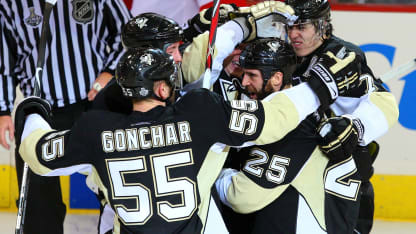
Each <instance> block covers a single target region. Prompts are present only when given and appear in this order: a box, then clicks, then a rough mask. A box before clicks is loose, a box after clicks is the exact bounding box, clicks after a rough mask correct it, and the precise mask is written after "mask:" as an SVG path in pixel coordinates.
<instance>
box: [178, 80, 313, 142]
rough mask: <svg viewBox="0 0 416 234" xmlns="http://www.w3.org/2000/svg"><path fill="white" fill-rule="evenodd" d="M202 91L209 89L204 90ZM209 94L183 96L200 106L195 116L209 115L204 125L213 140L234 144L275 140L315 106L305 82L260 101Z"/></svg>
mask: <svg viewBox="0 0 416 234" xmlns="http://www.w3.org/2000/svg"><path fill="white" fill-rule="evenodd" d="M201 90H204V89H201ZM202 92H207V93H209V91H207V90H205V91H202ZM202 92H201V91H198V92H193V93H202ZM209 95H210V97H211V98H209V99H206V96H205V95H201V96H200V97H196V98H195V97H194V96H191V98H189V96H188V98H186V99H187V100H190V102H192V103H193V105H194V106H195V107H196V108H200V106H203V107H204V111H201V112H200V113H199V115H200V117H198V118H201V119H207V116H210V119H209V121H208V122H207V123H206V125H205V126H204V127H206V128H209V129H213V130H212V131H213V134H214V135H215V136H211V138H215V139H213V140H215V141H216V142H219V143H223V144H226V145H230V146H237V147H247V146H250V145H254V144H256V145H264V144H269V143H272V142H275V141H278V140H280V139H282V138H283V137H284V136H285V135H286V134H287V133H289V132H290V131H292V130H293V129H295V128H296V126H297V125H298V124H299V123H300V122H301V121H302V120H303V119H305V118H306V116H307V115H309V114H311V113H312V112H314V111H315V110H316V109H317V108H318V107H319V100H318V98H317V97H316V96H315V94H314V93H313V91H312V90H311V88H310V87H309V85H307V84H301V85H298V86H296V87H293V88H290V89H286V90H284V91H281V92H275V93H273V94H271V95H269V96H268V97H266V98H265V99H264V100H263V101H261V102H259V101H257V100H233V101H231V102H227V101H224V100H223V98H222V97H221V96H219V95H215V94H213V93H209ZM185 96H186V95H185ZM198 100H200V101H198ZM207 100H210V101H207ZM214 131H215V133H214ZM215 141H214V142H215Z"/></svg>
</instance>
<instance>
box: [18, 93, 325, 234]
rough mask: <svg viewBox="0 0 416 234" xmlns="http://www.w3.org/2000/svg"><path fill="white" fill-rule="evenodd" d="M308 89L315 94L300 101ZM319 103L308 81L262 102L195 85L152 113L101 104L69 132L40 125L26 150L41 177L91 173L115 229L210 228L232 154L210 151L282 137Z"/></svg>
mask: <svg viewBox="0 0 416 234" xmlns="http://www.w3.org/2000/svg"><path fill="white" fill-rule="evenodd" d="M305 91H307V92H310V95H311V96H310V99H313V100H309V102H308V101H306V102H302V103H300V104H297V103H298V102H297V101H294V100H295V99H296V97H298V96H299V93H302V94H305ZM318 104H319V101H318V100H317V98H316V97H315V98H314V97H313V94H312V91H311V90H310V89H309V87H307V86H303V88H302V87H297V88H294V89H292V90H288V91H287V92H286V91H285V92H279V93H275V94H273V95H271V96H269V98H268V99H267V100H264V101H262V102H258V101H253V100H250V101H239V100H235V101H232V102H226V101H224V100H223V98H222V97H220V96H219V95H217V94H214V93H211V92H209V91H208V90H205V89H201V90H194V91H191V92H189V93H188V94H186V95H185V96H184V97H182V98H181V99H180V100H179V101H178V102H176V103H174V104H172V105H169V106H167V107H162V106H158V107H155V108H153V109H152V110H150V111H148V112H136V111H134V112H132V113H131V114H129V115H125V114H119V113H114V112H106V111H100V110H94V111H90V112H87V113H85V114H84V115H83V116H82V117H81V118H80V120H79V121H77V122H76V123H75V124H74V126H73V127H72V129H71V130H69V131H62V132H57V131H52V130H50V129H35V130H33V131H32V132H31V133H30V134H29V135H28V136H27V137H25V138H24V139H23V140H22V144H21V146H20V153H21V154H22V157H23V158H24V160H25V161H27V162H28V164H29V165H30V167H31V169H32V170H33V171H34V172H36V173H38V174H41V175H47V176H54V175H65V174H71V173H73V172H76V171H84V172H90V173H92V174H93V175H94V176H95V178H94V182H95V183H96V184H97V185H99V187H100V190H101V191H103V192H104V194H105V197H106V199H107V200H108V201H109V202H110V204H111V207H112V208H113V209H114V211H115V213H116V215H117V218H118V219H117V222H116V224H115V229H114V230H115V232H116V233H118V232H119V233H203V231H204V228H205V222H206V218H207V213H208V207H209V202H210V193H211V187H212V185H213V183H214V181H215V179H216V177H217V176H218V174H219V173H220V170H221V169H222V166H223V163H224V160H225V159H224V158H220V157H218V155H214V154H207V153H208V151H209V150H210V149H213V148H214V147H215V145H216V144H220V145H231V146H248V145H253V144H256V145H261V144H267V143H271V142H274V141H277V140H280V139H281V138H282V137H283V136H284V135H286V134H287V133H288V132H290V131H291V130H292V129H294V128H295V127H296V126H297V124H298V123H299V122H300V120H302V119H303V118H305V117H306V115H307V114H309V113H311V112H312V111H314V110H315V109H316V108H317V107H318ZM26 124H27V125H30V126H32V127H33V126H37V125H34V124H36V122H35V123H30V124H29V123H26Z"/></svg>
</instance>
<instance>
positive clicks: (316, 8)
mask: <svg viewBox="0 0 416 234" xmlns="http://www.w3.org/2000/svg"><path fill="white" fill-rule="evenodd" d="M286 3H287V4H289V5H291V6H292V7H293V8H294V10H295V12H296V15H297V16H298V17H299V18H298V20H297V22H296V23H295V24H294V25H291V26H288V28H287V29H288V30H287V31H288V37H289V39H290V42H291V44H292V46H293V47H294V50H295V52H296V54H297V55H298V56H299V57H300V58H301V60H300V65H299V66H298V69H297V70H296V71H295V73H294V79H293V83H294V84H297V83H299V82H302V81H304V80H305V79H304V78H306V79H307V77H308V76H309V74H310V73H316V74H322V75H325V74H324V73H321V71H320V70H318V69H313V68H312V67H313V65H314V64H315V63H316V62H317V61H318V60H319V57H320V56H321V55H322V54H325V53H327V52H328V51H330V50H332V49H333V48H336V47H345V48H346V49H347V50H350V51H354V52H355V54H356V56H357V57H358V60H357V63H359V64H360V67H361V69H360V71H358V73H357V74H355V75H352V76H351V75H348V76H345V77H340V79H343V80H344V81H343V82H344V85H346V86H350V87H351V89H350V90H351V91H350V92H346V93H341V94H340V95H341V97H340V98H339V99H338V101H337V102H335V103H334V104H333V105H331V108H330V109H331V111H329V112H332V114H331V113H328V114H329V115H340V114H352V115H354V116H356V117H357V118H359V119H360V121H361V123H362V124H363V127H364V132H365V134H363V138H362V139H360V141H359V145H360V146H359V147H358V148H357V150H356V152H355V153H354V156H355V157H354V159H355V160H356V162H357V164H358V168H359V172H360V175H361V177H362V180H363V184H362V186H361V187H362V189H361V193H362V194H363V198H362V204H361V211H362V212H360V219H359V222H358V226H357V229H358V230H357V231H358V232H359V233H369V232H370V230H371V227H372V223H373V213H374V194H373V188H372V185H371V183H370V181H369V179H370V177H371V175H372V174H373V168H372V166H371V164H372V162H374V160H375V157H376V155H377V152H378V144H377V143H376V142H372V140H374V139H376V138H378V137H379V136H381V135H383V134H384V133H386V132H387V130H388V128H389V127H390V126H391V125H390V124H391V123H393V122H395V121H391V120H393V119H396V118H397V115H398V112H397V111H388V110H389V109H391V108H394V109H397V104H396V102H395V100H394V98H393V96H392V95H391V94H390V93H389V92H387V91H386V90H385V89H384V87H383V86H382V82H381V80H379V79H375V78H374V75H373V73H372V71H371V69H370V68H369V67H368V65H367V62H366V57H365V55H364V53H363V52H362V51H361V49H360V48H359V47H358V46H356V45H354V44H352V43H350V42H346V41H344V40H342V39H340V38H338V37H336V36H334V35H333V34H332V31H333V26H332V24H331V15H330V14H331V13H330V5H329V2H328V1H327V0H306V1H305V0H286ZM311 68H312V69H311ZM371 113H373V114H376V115H377V116H379V118H374V116H373V114H371ZM329 154H336V153H333V152H329ZM334 157H337V156H336V155H334Z"/></svg>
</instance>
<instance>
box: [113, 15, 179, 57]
mask: <svg viewBox="0 0 416 234" xmlns="http://www.w3.org/2000/svg"><path fill="white" fill-rule="evenodd" d="M182 36H183V30H182V28H181V27H180V26H179V24H178V23H176V22H175V21H174V20H172V19H170V18H168V17H165V16H163V15H160V14H157V13H143V14H140V15H138V16H136V17H134V18H132V19H130V20H129V22H127V24H126V25H124V27H123V31H122V32H121V40H122V43H123V45H124V47H126V48H127V49H129V48H137V47H154V48H159V49H161V50H163V51H166V48H167V47H168V46H169V45H170V44H171V43H175V42H178V41H181V40H182Z"/></svg>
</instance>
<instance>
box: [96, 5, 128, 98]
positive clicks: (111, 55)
mask: <svg viewBox="0 0 416 234" xmlns="http://www.w3.org/2000/svg"><path fill="white" fill-rule="evenodd" d="M130 18H131V13H130V11H129V10H128V9H127V7H126V5H125V4H124V2H123V1H122V0H110V1H106V3H105V6H104V17H103V19H105V21H106V23H105V24H103V25H102V27H104V30H105V31H106V32H108V33H107V34H106V37H105V38H104V40H105V41H106V42H107V48H108V50H107V51H108V53H106V57H105V58H103V61H106V65H105V68H104V70H103V71H102V72H101V73H100V74H99V75H98V76H97V78H96V79H95V81H94V84H93V86H92V88H91V90H90V91H89V92H88V100H90V101H91V100H93V99H94V98H95V96H96V95H97V93H98V92H99V91H100V90H101V88H103V87H104V86H106V85H107V83H108V82H109V81H110V80H111V78H112V77H113V75H114V70H115V69H116V66H117V62H118V60H119V59H120V57H121V56H122V55H123V53H124V48H123V45H122V43H121V30H122V28H123V25H124V24H126V23H127V22H128V21H129V19H130Z"/></svg>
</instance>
